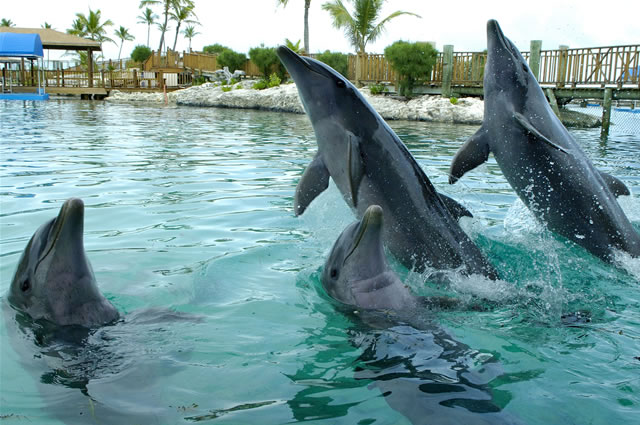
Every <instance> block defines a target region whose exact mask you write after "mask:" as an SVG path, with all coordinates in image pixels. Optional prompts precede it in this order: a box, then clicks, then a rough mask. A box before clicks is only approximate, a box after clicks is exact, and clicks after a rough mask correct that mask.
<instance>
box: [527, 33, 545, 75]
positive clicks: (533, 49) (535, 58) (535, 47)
mask: <svg viewBox="0 0 640 425" xmlns="http://www.w3.org/2000/svg"><path fill="white" fill-rule="evenodd" d="M541 50H542V40H531V43H530V48H529V51H530V55H529V68H530V69H531V72H532V73H533V76H534V77H536V80H538V81H540V51H541Z"/></svg>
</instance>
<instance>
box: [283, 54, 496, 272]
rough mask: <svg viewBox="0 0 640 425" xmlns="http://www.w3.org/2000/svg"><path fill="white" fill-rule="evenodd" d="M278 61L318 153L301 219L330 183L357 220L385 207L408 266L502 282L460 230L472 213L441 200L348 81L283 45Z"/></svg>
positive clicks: (302, 185) (302, 194)
mask: <svg viewBox="0 0 640 425" xmlns="http://www.w3.org/2000/svg"><path fill="white" fill-rule="evenodd" d="M277 54H278V57H279V58H280V60H281V61H282V63H283V64H284V66H285V67H286V68H287V71H288V72H289V74H290V75H291V77H293V79H294V80H295V82H296V85H297V88H298V93H299V94H300V98H301V100H302V104H303V105H304V108H305V111H306V112H307V115H308V116H309V118H310V120H311V124H312V125H313V130H314V132H315V135H316V140H317V143H318V153H317V154H316V156H315V158H314V159H313V161H312V162H311V164H309V166H308V167H307V169H306V170H305V172H304V174H303V175H302V178H301V179H300V181H299V183H298V186H297V188H296V194H295V201H294V202H295V204H294V210H295V213H296V215H299V214H302V213H303V212H304V211H305V209H306V208H307V207H308V206H309V204H310V203H311V201H312V200H313V199H315V197H316V196H318V194H319V193H321V192H322V191H324V190H325V189H326V188H327V186H328V184H329V177H331V178H332V179H333V180H334V182H335V183H336V185H337V186H338V188H339V189H340V192H341V193H342V195H343V197H344V199H345V201H346V202H347V204H348V205H349V206H350V207H352V208H353V209H354V210H355V212H356V215H357V217H362V216H363V214H364V212H365V210H366V209H367V207H368V206H369V205H372V204H376V205H380V206H381V207H382V209H383V210H384V219H385V222H386V223H387V225H386V226H385V228H384V236H383V237H384V242H385V244H386V246H387V247H388V248H389V250H390V251H391V252H392V253H393V255H394V256H395V257H396V258H397V259H398V260H400V261H401V262H402V264H404V265H405V266H406V267H408V268H412V267H416V268H417V269H418V270H422V269H423V268H424V266H425V264H426V265H429V266H431V267H433V268H436V269H438V270H444V269H457V268H459V269H461V270H462V271H463V272H464V273H467V274H474V273H479V274H482V275H485V276H487V277H490V278H492V279H495V278H497V273H496V271H495V270H494V268H493V267H492V266H491V264H490V263H489V261H488V260H487V258H486V257H485V256H484V254H483V253H482V252H481V251H480V250H479V249H478V247H477V246H476V245H475V244H474V243H473V242H472V241H471V239H470V238H469V237H468V236H467V234H466V233H464V231H463V230H462V229H461V228H460V226H459V224H458V220H457V219H458V218H459V217H460V216H462V215H470V214H469V212H468V211H467V210H466V209H465V208H464V207H462V206H461V205H460V204H458V203H457V202H456V201H454V200H453V199H451V198H448V197H446V196H444V195H442V194H438V193H437V192H436V190H435V188H434V187H433V185H432V184H431V182H430V181H429V179H428V178H427V176H426V175H425V173H424V171H422V168H420V166H419V165H418V163H417V162H416V161H415V159H414V158H413V156H411V154H410V153H409V151H408V150H407V148H406V147H405V146H404V144H403V143H402V142H401V141H400V139H399V138H398V136H397V135H396V134H395V133H394V132H393V130H391V128H390V127H389V126H388V125H387V124H386V123H385V122H384V120H383V119H382V117H380V115H379V114H378V113H377V112H376V111H375V110H374V109H373V108H372V107H371V106H370V105H369V104H368V103H367V101H366V100H365V99H364V97H363V96H362V95H361V94H360V92H359V91H358V90H357V89H356V88H355V87H354V86H353V85H352V84H351V83H350V82H349V81H348V80H347V79H345V78H344V77H343V76H342V75H340V74H339V73H338V72H336V71H334V70H333V69H332V68H330V67H329V66H327V65H325V64H323V63H322V62H319V61H317V60H314V59H311V58H307V57H301V56H299V55H297V54H295V53H294V52H293V51H291V50H290V49H288V48H286V47H284V46H281V47H279V48H278V49H277Z"/></svg>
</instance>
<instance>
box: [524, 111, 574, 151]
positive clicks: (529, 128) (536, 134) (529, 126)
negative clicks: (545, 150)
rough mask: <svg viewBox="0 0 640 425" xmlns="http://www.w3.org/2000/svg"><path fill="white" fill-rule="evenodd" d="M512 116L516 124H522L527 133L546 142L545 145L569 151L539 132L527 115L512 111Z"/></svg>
mask: <svg viewBox="0 0 640 425" xmlns="http://www.w3.org/2000/svg"><path fill="white" fill-rule="evenodd" d="M513 118H515V120H516V122H517V123H518V124H520V125H521V126H522V128H524V129H525V130H526V131H528V132H529V134H531V135H532V136H534V137H535V138H536V139H538V140H540V141H542V142H544V143H546V144H547V145H549V146H551V147H552V148H554V149H557V150H559V151H561V152H564V153H566V154H568V153H569V152H567V150H566V149H565V148H563V147H562V146H559V145H557V144H556V143H554V142H552V141H551V140H550V139H549V138H548V137H546V136H545V135H544V134H542V133H540V132H539V131H538V129H537V128H535V127H534V126H533V124H531V122H530V121H529V120H528V119H527V117H525V116H524V115H522V114H521V113H519V112H516V113H514V114H513Z"/></svg>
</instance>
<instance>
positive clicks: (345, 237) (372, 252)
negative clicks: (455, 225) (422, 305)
mask: <svg viewBox="0 0 640 425" xmlns="http://www.w3.org/2000/svg"><path fill="white" fill-rule="evenodd" d="M383 221H384V220H383V212H382V208H380V207H379V206H378V205H371V206H369V208H367V210H366V211H365V213H364V215H363V217H362V219H361V220H360V221H356V222H354V223H351V224H350V225H349V226H347V227H346V228H345V229H344V230H343V231H342V233H341V234H340V236H339V237H338V239H337V240H336V242H335V243H334V245H333V248H332V249H331V253H330V254H329V256H328V257H327V261H326V263H325V266H324V270H323V272H322V286H323V287H324V290H325V291H327V293H328V294H329V295H330V296H331V297H333V298H334V299H336V300H338V301H340V302H342V303H344V304H349V305H353V306H356V307H360V308H367V309H391V310H406V309H414V308H415V307H417V306H418V304H419V303H418V302H417V300H416V297H415V296H413V295H412V294H411V292H410V291H409V289H408V288H407V287H406V286H405V285H404V284H403V283H402V281H401V280H400V279H399V278H398V276H397V275H396V274H395V273H394V272H393V271H391V269H390V268H389V265H388V263H387V259H386V257H385V253H384V248H383V242H382V229H383Z"/></svg>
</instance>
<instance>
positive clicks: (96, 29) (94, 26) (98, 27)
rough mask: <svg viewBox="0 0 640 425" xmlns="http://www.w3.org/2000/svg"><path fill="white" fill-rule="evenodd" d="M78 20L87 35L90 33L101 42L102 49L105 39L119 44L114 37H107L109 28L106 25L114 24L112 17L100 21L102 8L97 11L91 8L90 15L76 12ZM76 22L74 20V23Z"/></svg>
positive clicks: (93, 38) (92, 37)
mask: <svg viewBox="0 0 640 425" xmlns="http://www.w3.org/2000/svg"><path fill="white" fill-rule="evenodd" d="M76 17H77V21H78V22H79V24H82V27H83V28H84V33H85V35H88V36H89V38H90V39H92V40H95V41H97V42H99V43H100V50H101V51H102V43H104V42H105V41H110V42H112V43H114V44H117V43H116V42H115V41H113V39H111V38H109V37H107V35H106V34H107V29H106V28H105V27H107V26H111V25H113V22H111V20H110V19H107V20H106V21H104V22H100V19H101V18H102V16H101V13H100V9H98V10H96V11H95V12H94V11H93V10H91V8H89V15H88V16H85V15H84V14H82V13H76ZM75 24H76V22H75V21H74V25H75ZM101 56H102V57H103V58H104V54H102V53H101Z"/></svg>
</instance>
